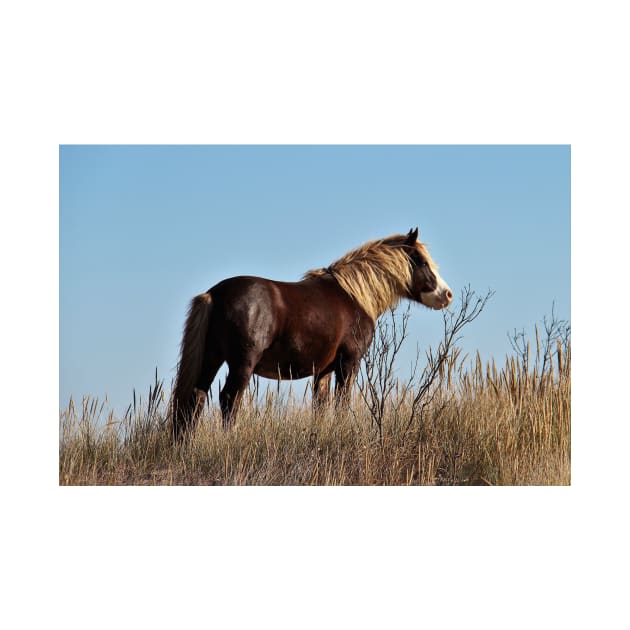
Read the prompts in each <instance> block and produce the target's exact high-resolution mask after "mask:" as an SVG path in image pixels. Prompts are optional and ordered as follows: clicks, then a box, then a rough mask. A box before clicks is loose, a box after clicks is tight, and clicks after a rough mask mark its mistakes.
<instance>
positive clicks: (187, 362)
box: [171, 292, 212, 438]
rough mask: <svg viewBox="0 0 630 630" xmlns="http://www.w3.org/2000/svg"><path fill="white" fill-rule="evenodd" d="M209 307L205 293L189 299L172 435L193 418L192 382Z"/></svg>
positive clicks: (198, 368) (198, 367)
mask: <svg viewBox="0 0 630 630" xmlns="http://www.w3.org/2000/svg"><path fill="white" fill-rule="evenodd" d="M211 310H212V297H211V295H210V293H209V292H206V293H202V294H201V295H197V296H195V297H194V298H193V299H192V301H191V302H190V307H189V309H188V316H187V317H186V324H185V325H184V336H183V338H182V344H181V348H180V355H179V364H178V366H177V377H176V378H175V387H174V389H173V398H172V409H171V416H172V423H173V435H174V437H176V438H177V437H179V436H180V435H181V434H182V433H183V431H184V430H185V429H186V428H187V426H188V425H189V424H190V423H191V422H192V420H193V415H194V411H195V404H196V396H195V384H196V381H197V379H198V378H199V374H200V372H201V367H202V363H203V356H204V350H205V346H206V336H207V334H208V320H209V317H210V311H211Z"/></svg>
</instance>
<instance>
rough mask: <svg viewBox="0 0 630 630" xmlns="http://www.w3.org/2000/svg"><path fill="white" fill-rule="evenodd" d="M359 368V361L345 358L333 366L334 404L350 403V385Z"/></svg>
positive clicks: (344, 404) (343, 404) (345, 404)
mask: <svg viewBox="0 0 630 630" xmlns="http://www.w3.org/2000/svg"><path fill="white" fill-rule="evenodd" d="M358 370H359V361H357V360H355V359H345V360H342V361H340V362H339V364H338V365H337V367H336V368H335V404H337V405H341V406H344V407H345V406H347V405H348V404H349V403H350V394H351V391H352V385H353V384H354V381H355V379H356V376H357V372H358Z"/></svg>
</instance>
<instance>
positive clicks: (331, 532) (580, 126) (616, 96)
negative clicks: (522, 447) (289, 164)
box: [0, 0, 630, 629]
mask: <svg viewBox="0 0 630 630" xmlns="http://www.w3.org/2000/svg"><path fill="white" fill-rule="evenodd" d="M578 5H579V6H578ZM584 6H589V5H586V3H569V2H550V1H546V2H539V1H534V2H529V3H527V4H521V3H519V4H516V3H505V2H487V1H480V2H474V3H469V2H444V3H432V5H431V6H427V3H421V2H400V1H390V2H387V3H377V2H341V1H339V0H338V1H336V2H330V1H321V0H320V1H319V2H317V3H315V2H312V3H296V2H278V1H268V2H238V1H234V2H230V3H209V2H187V1H184V2H179V3H177V4H174V3H163V2H129V1H126V2H120V1H114V2H108V3H100V4H99V5H97V4H96V3H85V2H67V1H60V2H56V3H43V2H30V3H23V4H19V5H18V4H17V3H13V4H12V5H11V6H10V7H9V8H7V7H6V6H3V9H2V15H1V16H0V25H1V26H0V52H2V59H3V70H2V77H3V80H2V83H3V88H4V89H3V92H4V97H3V104H2V110H3V115H2V122H1V124H2V137H3V145H4V146H3V148H2V170H1V171H0V172H1V173H2V178H3V185H2V223H3V225H2V236H1V238H2V248H1V249H2V269H3V285H4V287H3V288H4V291H3V294H4V299H3V304H4V306H3V309H2V310H3V325H2V327H1V329H2V347H3V349H4V350H5V353H4V360H3V361H2V381H1V382H2V387H3V390H2V393H3V398H4V402H5V405H4V406H3V407H4V411H3V416H4V418H3V420H4V426H3V428H4V430H5V433H4V439H3V449H2V450H3V458H2V480H3V497H4V498H3V504H4V510H3V512H4V517H3V530H4V533H3V535H2V538H3V548H4V549H3V557H4V561H3V569H2V572H3V574H4V576H3V577H4V585H5V586H4V593H3V595H4V597H3V599H4V600H5V601H6V602H7V604H6V605H4V606H3V611H2V613H0V614H2V616H3V617H6V618H7V619H6V620H5V622H4V623H3V624H2V625H3V627H11V628H20V627H24V628H32V627H42V626H50V625H53V626H59V627H64V628H67V629H70V628H85V627H90V628H111V627H116V628H138V627H153V628H162V627H164V628H166V627H191V626H193V625H194V626H195V627H197V626H198V625H204V626H206V625H207V626H211V627H217V628H226V627H229V628H232V627H234V628H251V627H257V628H260V627H264V628H266V627H270V628H275V629H279V628H322V627H326V628H348V627H378V628H383V627H393V628H396V627H401V626H402V625H403V624H408V623H413V624H414V626H415V625H421V626H423V627H429V628H431V627H438V626H439V627H441V628H456V627H457V628H459V627H461V626H466V627H473V628H506V627H509V628H521V627H522V628H531V627H536V628H538V629H540V628H554V629H555V628H559V627H574V626H576V625H577V624H578V623H579V624H580V626H584V627H587V626H588V627H594V626H597V627H606V628H615V627H622V626H623V627H627V623H628V614H627V609H626V607H625V603H624V599H625V598H626V597H627V580H625V584H624V578H625V576H624V574H627V566H628V543H627V532H628V519H627V516H626V514H625V510H624V508H625V503H626V500H625V499H624V497H625V496H627V488H626V487H625V481H626V479H627V473H626V470H627V464H626V460H627V454H626V451H627V448H626V444H627V405H623V404H622V401H621V397H622V395H623V393H624V391H625V389H626V386H625V379H624V375H625V362H624V364H623V365H622V364H621V363H620V362H621V358H622V357H624V356H627V354H626V352H627V341H626V340H625V339H623V335H624V333H625V330H624V323H625V321H626V320H627V314H626V311H625V310H624V309H623V305H622V302H621V300H622V299H623V297H624V295H623V294H624V293H625V282H626V277H627V271H626V270H627V264H625V265H624V262H625V260H624V257H623V254H624V253H625V251H626V249H627V247H624V245H625V238H624V237H625V230H624V229H621V228H620V227H619V226H617V221H618V217H619V216H620V215H621V214H623V212H624V211H627V210H628V207H629V206H628V191H627V178H628V160H627V155H626V154H627V150H628V124H627V112H628V111H630V104H629V103H628V98H627V93H626V91H625V90H626V87H627V67H626V66H625V65H624V64H623V63H622V60H623V59H627V58H628V57H629V55H628V39H627V33H626V29H625V26H624V25H625V24H626V21H625V20H624V19H622V15H621V13H620V9H619V8H618V7H620V6H621V4H620V3H615V2H600V3H598V4H597V9H592V10H589V9H587V8H581V7H584ZM590 6H593V7H594V6H595V5H590ZM438 7H439V8H438ZM285 142H288V143H328V142H332V143H410V144H415V143H418V144H429V143H440V144H444V143H458V144H459V143H483V144H488V143H505V144H513V143H549V144H555V143H562V144H571V145H572V245H573V264H572V280H573V287H572V288H573V291H572V315H571V319H572V325H573V330H574V333H575V335H574V345H573V347H574V350H573V356H574V370H573V375H574V390H573V485H572V487H569V488H551V489H537V488H523V489H516V488H499V489H479V488H472V489H467V488H453V489H446V488H415V489H402V488H374V489H372V488H355V489H353V488H341V489H323V488H314V489H307V488H286V489H278V488H260V489H257V488H242V489H238V488H222V489H212V488H210V489H206V488H190V489H184V488H179V489H176V488H175V489H171V488H156V489H151V488H100V489H96V488H59V487H58V476H57V439H58V436H57V428H58V427H57V411H58V145H59V144H67V143H90V144H91V143H125V144H131V143H196V144H203V143H285ZM541 229H544V226H541ZM532 245H533V246H532V248H531V249H529V250H524V251H523V255H530V256H531V255H535V244H532ZM7 350H8V351H7ZM623 402H625V401H623ZM618 491H619V492H620V494H618ZM619 572H623V573H622V577H621V578H619V577H618V575H619Z"/></svg>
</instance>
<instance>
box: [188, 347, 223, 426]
mask: <svg viewBox="0 0 630 630" xmlns="http://www.w3.org/2000/svg"><path fill="white" fill-rule="evenodd" d="M222 363H223V359H221V358H219V357H218V356H215V355H214V354H207V355H206V356H205V357H204V361H203V365H202V368H201V373H200V374H199V378H198V379H197V382H196V383H195V387H194V389H193V392H194V396H195V401H194V411H193V414H192V418H193V424H194V423H195V422H196V421H197V420H198V418H199V416H200V415H201V414H202V413H203V408H204V406H205V405H206V403H207V402H208V392H209V391H210V385H212V381H213V380H214V377H215V376H216V375H217V372H218V371H219V368H220V367H221V364H222Z"/></svg>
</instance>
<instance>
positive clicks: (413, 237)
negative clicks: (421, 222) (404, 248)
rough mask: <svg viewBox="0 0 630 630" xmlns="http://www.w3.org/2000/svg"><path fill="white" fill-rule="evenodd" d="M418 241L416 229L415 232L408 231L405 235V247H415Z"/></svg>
mask: <svg viewBox="0 0 630 630" xmlns="http://www.w3.org/2000/svg"><path fill="white" fill-rule="evenodd" d="M417 240H418V228H416V229H415V230H409V234H407V240H406V241H405V245H415V243H416V241H417Z"/></svg>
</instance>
